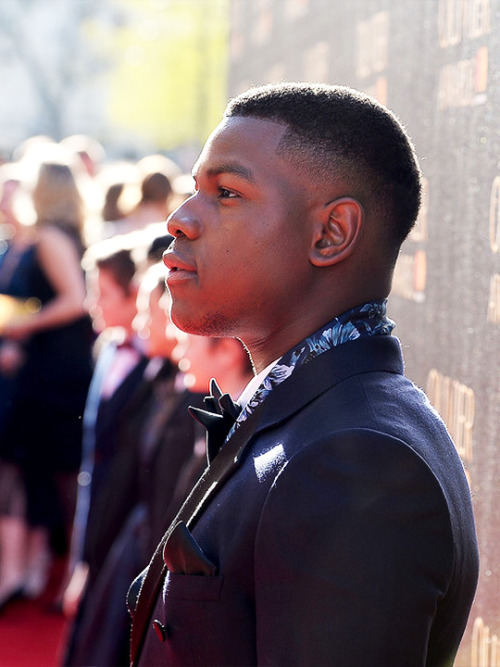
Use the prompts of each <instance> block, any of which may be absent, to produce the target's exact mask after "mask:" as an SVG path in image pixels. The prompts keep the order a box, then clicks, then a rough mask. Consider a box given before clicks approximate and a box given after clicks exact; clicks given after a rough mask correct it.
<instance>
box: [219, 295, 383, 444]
mask: <svg viewBox="0 0 500 667" xmlns="http://www.w3.org/2000/svg"><path fill="white" fill-rule="evenodd" d="M386 312H387V299H380V300H377V301H368V302H367V303H365V304H363V305H361V306H357V307H356V308H352V309H351V310H348V311H346V312H345V313H342V315H339V316H338V317H335V318H334V319H333V320H331V322H328V324H326V325H325V326H323V327H321V328H320V329H318V330H317V331H315V332H314V333H313V334H312V335H311V336H309V337H308V338H306V339H305V340H303V341H302V342H300V343H299V344H298V345H296V346H295V347H294V348H292V349H291V350H289V351H288V352H286V353H285V354H284V355H283V356H282V357H281V359H279V360H278V361H277V362H276V363H275V364H274V366H273V367H272V368H271V370H270V371H269V373H268V374H267V375H266V377H265V378H264V380H263V381H262V383H261V384H260V386H259V387H258V389H257V391H256V392H255V393H254V394H253V396H252V397H251V398H250V400H249V401H248V402H247V403H246V405H245V407H244V408H243V410H242V411H241V413H240V415H239V417H238V419H237V421H236V424H235V426H237V425H238V424H239V423H241V422H243V421H245V420H246V419H247V417H248V416H249V415H251V414H252V412H253V411H254V410H255V408H256V407H257V405H259V404H260V403H262V402H263V401H264V399H265V398H266V397H267V396H268V394H269V393H270V392H271V391H272V390H273V389H274V388H275V387H277V386H278V385H279V384H281V383H282V382H283V381H284V380H286V379H287V378H288V377H290V375H291V374H292V373H293V372H294V371H295V370H296V369H297V368H300V366H303V365H304V364H307V363H309V362H310V361H311V360H312V359H314V358H315V357H317V356H319V355H320V354H322V353H323V352H327V351H328V350H330V349H331V348H332V347H335V346H337V345H341V344H342V343H345V342H347V341H349V340H355V339H356V338H360V337H362V336H377V335H390V334H391V332H392V330H393V329H394V326H395V324H394V322H393V321H392V320H390V319H389V318H388V317H387V315H386ZM235 426H233V428H232V429H231V431H230V432H229V435H228V437H230V436H231V435H232V433H233V430H234V428H235Z"/></svg>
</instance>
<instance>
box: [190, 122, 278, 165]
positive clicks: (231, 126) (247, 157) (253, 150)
mask: <svg viewBox="0 0 500 667" xmlns="http://www.w3.org/2000/svg"><path fill="white" fill-rule="evenodd" d="M286 129H287V127H286V125H284V124H282V123H277V122H275V121H272V120H267V119H261V118H254V117H247V116H231V117H229V118H224V119H223V120H222V121H221V123H219V125H218V126H217V127H216V128H215V130H214V131H213V132H212V134H211V135H210V136H209V138H208V139H207V141H206V143H205V146H204V148H203V150H202V152H201V154H200V157H199V158H198V160H197V161H196V164H195V165H194V168H193V174H196V173H197V172H198V171H199V170H200V169H201V168H203V169H209V170H210V171H217V172H221V171H223V170H227V171H231V172H233V173H239V174H240V175H242V176H245V177H251V174H250V173H249V172H251V171H252V170H251V167H250V164H251V162H252V158H263V159H265V158H266V157H267V158H276V157H277V154H276V148H277V147H278V145H279V142H280V141H281V138H282V137H283V134H284V133H285V132H286ZM225 168H227V169H225Z"/></svg>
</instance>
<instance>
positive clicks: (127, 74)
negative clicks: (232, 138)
mask: <svg viewBox="0 0 500 667" xmlns="http://www.w3.org/2000/svg"><path fill="white" fill-rule="evenodd" d="M112 5H113V11H114V22H115V29H113V30H112V31H110V32H108V38H109V39H110V42H109V43H108V45H107V50H108V55H109V57H110V58H112V60H113V61H114V64H113V65H114V66H112V67H111V69H110V72H109V74H108V82H107V94H108V96H109V97H108V100H109V102H108V103H109V107H108V113H109V117H110V120H111V122H112V123H113V124H114V125H115V127H119V128H121V129H123V130H128V131H132V132H134V133H135V134H137V135H140V136H142V137H144V138H145V139H146V140H148V141H151V142H154V143H155V144H156V146H157V147H158V149H163V150H172V149H175V148H177V147H179V146H182V145H186V144H201V143H203V142H204V140H205V139H206V137H207V135H208V134H209V132H210V131H211V130H212V129H213V127H214V126H215V125H217V123H218V122H219V120H220V117H221V114H222V111H223V109H224V107H225V104H226V81H227V43H228V30H229V1H228V0H115V1H114V2H113V3H112Z"/></svg>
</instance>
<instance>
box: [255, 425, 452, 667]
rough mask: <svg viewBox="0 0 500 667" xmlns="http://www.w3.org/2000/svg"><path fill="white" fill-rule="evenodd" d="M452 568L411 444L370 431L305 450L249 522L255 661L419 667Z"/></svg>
mask: <svg viewBox="0 0 500 667" xmlns="http://www.w3.org/2000/svg"><path fill="white" fill-rule="evenodd" d="M452 569H453V544H452V533H451V527H450V520H449V513H448V509H447V505H446V502H445V498H444V496H443V493H442V490H441V487H440V485H439V483H438V482H437V480H436V478H435V477H434V475H433V474H432V472H431V470H430V469H429V467H428V466H427V464H426V463H425V462H424V461H423V460H422V459H421V458H420V457H419V456H418V455H417V454H416V453H415V452H414V451H413V450H412V449H411V448H410V447H408V446H407V445H406V444H405V443H403V442H401V441H399V440H397V439H394V438H390V437H388V436H385V435H382V434H380V433H377V432H374V431H369V430H359V431H345V432H343V433H340V434H337V435H336V436H335V437H333V438H330V439H329V440H325V441H321V442H317V443H315V444H314V445H311V446H308V447H306V448H304V449H303V450H301V451H300V452H299V453H298V454H297V455H295V456H294V457H292V459H291V460H290V461H289V462H288V463H287V465H286V466H285V467H284V468H283V470H282V471H281V473H280V474H279V475H278V477H277V478H276V480H275V482H274V484H273V486H272V487H271V489H270V492H269V494H268V497H267V500H266V503H265V506H264V509H263V512H262V515H261V519H260V523H259V528H258V532H257V540H256V551H255V580H256V615H257V651H258V664H259V665H287V666H289V667H291V666H294V665H301V666H303V665H332V666H335V667H360V666H361V665H363V666H366V667H368V666H369V667H401V666H402V665H405V667H421V666H424V665H425V664H426V656H425V653H426V645H427V642H428V636H429V632H430V627H431V624H432V619H433V616H434V614H435V609H436V605H437V603H438V601H439V599H440V598H441V597H442V596H443V595H444V594H445V592H446V589H447V586H448V584H449V580H450V577H451V575H452ZM452 658H453V657H452V656H451V657H450V663H449V664H452Z"/></svg>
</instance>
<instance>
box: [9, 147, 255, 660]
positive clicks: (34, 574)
mask: <svg viewBox="0 0 500 667" xmlns="http://www.w3.org/2000/svg"><path fill="white" fill-rule="evenodd" d="M191 189H192V180H191V178H190V177H189V176H186V175H184V174H182V172H181V170H180V169H179V167H178V166H177V165H176V164H175V163H173V162H172V161H171V160H169V159H168V158H166V157H164V156H162V155H150V156H147V157H145V158H143V159H141V160H140V161H137V162H134V163H129V162H119V163H116V162H115V163H111V162H108V161H106V159H105V154H104V151H103V149H102V147H101V146H100V145H99V144H98V143H97V142H95V141H94V140H92V139H91V138H89V137H86V136H72V137H68V138H66V139H64V140H63V141H61V142H57V143H55V142H53V141H51V140H50V139H48V138H47V137H34V138H32V139H29V140H28V141H26V142H24V143H23V144H22V145H21V146H19V147H18V148H17V149H16V150H15V151H14V154H13V159H12V162H9V163H6V164H3V165H1V166H0V613H1V610H3V609H5V608H6V607H7V606H8V605H9V604H10V603H11V601H13V600H15V599H17V598H19V597H20V596H24V597H30V598H37V597H39V596H41V595H42V594H43V592H44V590H45V587H46V585H47V580H48V576H49V572H50V567H51V562H52V560H53V558H54V555H55V554H63V555H64V556H65V558H66V562H67V571H66V576H65V578H64V581H63V583H62V586H61V589H60V591H59V592H58V595H57V596H56V598H55V599H54V600H53V606H54V608H55V609H57V610H60V611H61V612H62V613H65V614H66V615H67V616H68V618H69V619H71V630H70V632H69V634H68V637H67V642H66V646H65V651H64V658H63V663H64V664H65V665H89V664H92V665H121V664H124V665H125V664H128V640H129V618H128V613H127V609H126V605H125V598H126V592H127V589H128V586H129V584H130V582H131V581H132V579H133V578H134V577H135V576H136V575H137V574H138V573H139V572H141V571H142V570H143V569H144V568H145V567H146V566H147V564H148V562H149V560H150V558H151V556H152V554H153V551H154V549H155V547H156V544H157V543H158V541H159V540H160V538H161V536H162V535H163V533H164V531H165V530H166V528H167V527H168V525H169V523H170V521H171V519H172V518H173V517H174V516H175V514H176V512H177V510H178V509H179V507H180V505H181V504H182V502H183V500H184V498H185V497H186V495H187V494H188V493H189V490H190V489H191V488H192V486H193V484H194V483H195V482H196V480H197V479H198V477H199V475H200V474H201V472H202V471H203V469H204V467H205V452H204V440H205V436H204V431H203V429H202V427H201V426H200V425H199V424H198V423H197V422H196V421H195V420H194V419H192V417H191V415H190V414H189V412H188V409H187V408H188V406H190V405H191V406H195V407H196V406H197V407H201V406H202V405H203V397H204V396H205V395H206V393H207V391H208V384H209V380H210V378H211V377H215V378H216V379H217V381H218V382H219V384H220V385H221V386H222V387H223V389H224V391H227V392H230V393H231V395H232V396H233V397H237V396H238V395H239V394H240V393H241V391H242V390H243V388H244V387H245V385H246V384H247V382H248V381H249V379H250V378H251V376H252V369H251V364H250V360H249V357H248V354H247V352H246V350H245V349H244V348H243V346H242V345H241V344H240V342H239V341H237V340H236V339H211V338H201V337H197V336H190V335H187V334H185V333H183V332H180V331H179V330H178V329H177V328H176V327H175V326H174V325H173V324H172V322H171V321H170V319H169V315H168V313H169V294H168V291H167V290H166V287H165V274H166V269H165V267H164V265H163V263H162V261H161V257H162V253H163V251H164V250H165V249H166V248H167V247H168V245H169V243H170V241H171V238H170V237H169V236H168V235H167V229H166V225H165V220H166V218H167V217H168V215H169V213H170V212H171V211H172V210H174V208H175V207H176V206H177V205H178V204H179V203H180V202H182V200H183V199H184V198H185V197H186V196H189V195H190V194H191Z"/></svg>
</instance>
